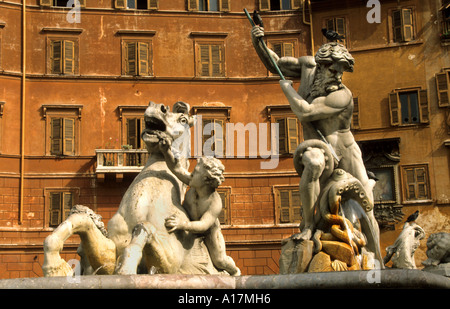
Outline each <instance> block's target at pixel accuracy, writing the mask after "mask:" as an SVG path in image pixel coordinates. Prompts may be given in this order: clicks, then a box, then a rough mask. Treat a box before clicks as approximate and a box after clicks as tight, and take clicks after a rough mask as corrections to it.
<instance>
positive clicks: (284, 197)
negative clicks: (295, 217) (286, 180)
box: [279, 190, 291, 223]
mask: <svg viewBox="0 0 450 309" xmlns="http://www.w3.org/2000/svg"><path fill="white" fill-rule="evenodd" d="M279 195H280V222H281V223H289V222H291V215H290V209H291V207H290V205H291V198H290V194H289V191H288V190H280V193H279Z"/></svg>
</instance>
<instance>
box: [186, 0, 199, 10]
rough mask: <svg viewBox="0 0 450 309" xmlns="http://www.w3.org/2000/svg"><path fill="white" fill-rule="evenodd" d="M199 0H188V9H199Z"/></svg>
mask: <svg viewBox="0 0 450 309" xmlns="http://www.w3.org/2000/svg"><path fill="white" fill-rule="evenodd" d="M198 1H199V0H187V2H188V11H198Z"/></svg>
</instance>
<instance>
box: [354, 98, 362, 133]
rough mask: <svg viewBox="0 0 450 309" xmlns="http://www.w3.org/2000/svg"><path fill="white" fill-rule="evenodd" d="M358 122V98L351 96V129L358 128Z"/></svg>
mask: <svg viewBox="0 0 450 309" xmlns="http://www.w3.org/2000/svg"><path fill="white" fill-rule="evenodd" d="M360 128H361V127H360V124H359V99H358V98H353V116H352V129H355V130H358V129H360Z"/></svg>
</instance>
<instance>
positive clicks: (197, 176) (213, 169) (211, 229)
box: [159, 135, 241, 276]
mask: <svg viewBox="0 0 450 309" xmlns="http://www.w3.org/2000/svg"><path fill="white" fill-rule="evenodd" d="M159 139H160V142H159V146H160V149H161V152H162V153H163V155H164V158H165V160H166V164H167V166H168V167H169V169H170V170H171V171H172V173H174V174H175V176H176V177H177V178H178V179H180V181H182V182H183V183H185V184H186V185H189V186H190V189H189V190H188V191H187V192H186V196H185V199H184V202H183V207H184V209H185V210H186V211H187V213H188V215H189V218H190V219H191V220H192V221H183V218H181V217H179V216H177V215H176V213H175V214H173V215H171V216H169V217H168V218H166V221H165V225H166V228H167V229H169V233H171V232H174V231H176V230H185V231H191V232H193V233H198V234H203V235H204V237H205V244H206V246H207V248H208V251H209V255H210V257H211V260H212V262H213V264H214V266H215V267H216V268H218V269H222V270H225V271H227V272H228V273H229V274H230V275H232V276H239V275H240V274H241V271H240V270H239V268H238V267H236V264H235V263H234V261H233V259H232V258H231V257H229V256H227V255H226V251H225V240H224V238H223V235H222V232H221V229H220V222H219V219H218V217H219V215H220V212H221V211H222V200H221V198H220V196H219V194H218V192H217V191H216V189H217V187H218V186H219V185H220V184H221V183H222V182H223V181H224V177H223V172H224V169H225V167H224V166H223V164H222V163H221V162H220V160H218V159H216V158H213V157H202V158H200V159H199V160H198V162H197V165H196V166H195V169H194V171H193V172H192V173H189V172H188V171H187V170H186V169H185V168H184V167H183V166H182V165H181V164H180V162H179V158H177V157H176V156H174V154H173V152H172V150H171V140H170V139H167V138H166V137H165V136H164V135H160V136H159Z"/></svg>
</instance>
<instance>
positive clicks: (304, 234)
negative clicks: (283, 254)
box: [291, 228, 312, 241]
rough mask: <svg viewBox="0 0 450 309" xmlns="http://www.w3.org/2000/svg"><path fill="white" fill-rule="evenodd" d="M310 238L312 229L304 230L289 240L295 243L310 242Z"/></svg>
mask: <svg viewBox="0 0 450 309" xmlns="http://www.w3.org/2000/svg"><path fill="white" fill-rule="evenodd" d="M311 237H312V229H309V228H306V229H304V230H303V231H302V232H300V233H298V234H294V235H292V236H291V239H292V240H295V241H303V240H310V239H311Z"/></svg>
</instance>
